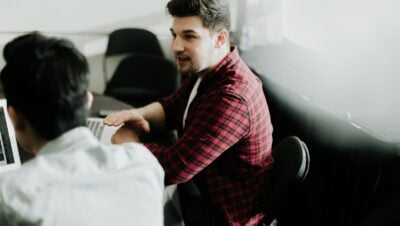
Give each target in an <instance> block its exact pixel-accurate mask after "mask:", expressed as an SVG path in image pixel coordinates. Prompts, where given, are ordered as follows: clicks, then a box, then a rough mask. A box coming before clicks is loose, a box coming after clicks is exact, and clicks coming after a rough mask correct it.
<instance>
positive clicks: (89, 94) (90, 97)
mask: <svg viewBox="0 0 400 226" xmlns="http://www.w3.org/2000/svg"><path fill="white" fill-rule="evenodd" d="M86 95H87V106H88V109H90V108H91V107H92V104H93V94H92V92H90V91H86Z"/></svg>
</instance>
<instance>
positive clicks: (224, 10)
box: [104, 0, 273, 226]
mask: <svg viewBox="0 0 400 226" xmlns="http://www.w3.org/2000/svg"><path fill="white" fill-rule="evenodd" d="M167 9H168V11H169V13H170V14H171V15H172V17H173V24H172V27H171V29H170V30H171V35H172V44H171V47H172V50H173V52H174V54H175V58H176V63H177V66H178V69H179V70H180V72H181V73H183V74H187V75H189V76H188V78H187V79H186V80H185V81H184V82H183V84H182V86H181V87H180V88H179V89H178V90H177V91H176V92H174V93H173V94H172V95H170V96H168V97H166V98H163V99H161V100H159V101H158V102H155V103H151V104H149V105H147V106H144V107H141V108H138V109H132V110H125V111H121V112H117V113H114V114H111V115H109V116H108V117H107V118H106V119H105V121H104V122H105V124H108V125H120V124H122V123H125V126H123V127H121V128H120V129H119V130H118V131H117V133H116V134H115V135H114V137H113V141H114V142H115V143H123V142H126V141H132V140H136V141H138V140H139V136H138V135H137V133H136V132H137V131H138V130H139V131H140V130H143V131H145V132H149V131H150V130H152V131H155V130H170V129H177V130H178V132H179V135H180V136H179V139H178V140H177V142H176V143H175V144H174V145H172V146H169V147H165V146H159V145H156V144H147V143H146V144H145V145H146V146H147V147H148V148H149V149H150V151H152V152H153V154H154V155H155V156H156V157H157V158H158V160H159V161H160V163H161V165H162V166H163V168H164V170H165V175H166V184H181V183H186V182H188V181H191V182H193V184H194V185H195V187H197V188H198V190H199V191H200V193H201V195H202V198H203V199H202V200H203V205H204V206H203V207H202V211H203V213H200V212H197V213H196V214H197V215H199V214H204V215H205V216H203V217H201V218H202V219H207V222H206V223H205V224H207V225H218V226H222V225H259V224H260V223H261V222H262V219H263V217H264V213H263V209H264V205H265V202H266V199H267V198H268V193H267V191H268V187H269V186H270V184H269V178H270V177H269V169H270V167H271V165H272V162H273V160H272V156H271V144H272V125H271V121H270V116H269V111H268V106H267V103H266V101H265V97H264V95H263V91H262V84H261V82H260V80H259V79H258V78H257V77H256V76H255V75H254V74H253V73H252V72H251V70H250V69H249V68H248V67H247V66H246V64H245V63H244V62H243V61H242V59H241V58H240V57H239V54H238V50H237V48H236V47H235V46H232V45H230V40H229V29H230V13H229V4H228V1H225V0H171V1H169V2H168V3H167ZM132 128H133V129H132ZM193 190H194V191H195V190H196V189H193ZM179 191H183V190H180V189H179ZM181 194H182V193H180V195H181ZM187 208H188V206H185V205H184V204H182V210H183V211H185V210H186V209H187ZM184 220H185V223H186V224H187V225H188V224H190V223H188V220H190V219H189V218H186V219H185V213H184Z"/></svg>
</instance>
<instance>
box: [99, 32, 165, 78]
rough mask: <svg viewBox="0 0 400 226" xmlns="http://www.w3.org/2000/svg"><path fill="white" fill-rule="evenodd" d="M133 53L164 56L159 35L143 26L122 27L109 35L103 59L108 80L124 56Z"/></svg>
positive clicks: (105, 75)
mask: <svg viewBox="0 0 400 226" xmlns="http://www.w3.org/2000/svg"><path fill="white" fill-rule="evenodd" d="M132 54H144V55H152V56H159V57H164V54H163V51H162V48H161V45H160V42H159V41H158V39H157V36H156V35H155V34H154V33H152V32H151V31H149V30H145V29H142V28H121V29H118V30H115V31H113V32H111V33H110V34H109V36H108V43H107V49H106V52H105V56H104V60H103V72H104V78H105V81H106V82H107V81H108V80H110V76H111V75H112V74H113V72H114V70H115V69H116V67H117V66H118V64H119V63H120V62H121V60H122V59H123V58H125V57H126V56H128V55H132Z"/></svg>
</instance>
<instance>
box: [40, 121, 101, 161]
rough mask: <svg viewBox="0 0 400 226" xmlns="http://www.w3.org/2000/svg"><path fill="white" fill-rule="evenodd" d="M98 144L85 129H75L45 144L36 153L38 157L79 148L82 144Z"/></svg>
mask: <svg viewBox="0 0 400 226" xmlns="http://www.w3.org/2000/svg"><path fill="white" fill-rule="evenodd" d="M96 142H97V143H98V140H97V138H96V137H94V136H93V134H92V132H90V130H89V129H88V128H86V127H83V126H82V127H76V128H74V129H71V130H69V131H67V132H65V133H63V134H62V135H61V136H59V137H57V138H55V139H53V140H51V141H49V142H47V143H46V144H45V145H44V146H43V147H42V148H41V149H40V150H39V152H38V155H46V154H51V153H57V152H62V151H65V150H66V149H69V148H73V147H76V146H81V145H82V144H87V145H90V144H94V143H96Z"/></svg>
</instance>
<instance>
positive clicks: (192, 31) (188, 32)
mask: <svg viewBox="0 0 400 226" xmlns="http://www.w3.org/2000/svg"><path fill="white" fill-rule="evenodd" d="M169 30H170V31H171V32H172V33H175V31H174V29H172V28H170V29H169ZM182 33H184V34H197V32H196V31H194V30H192V29H188V30H183V31H182Z"/></svg>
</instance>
